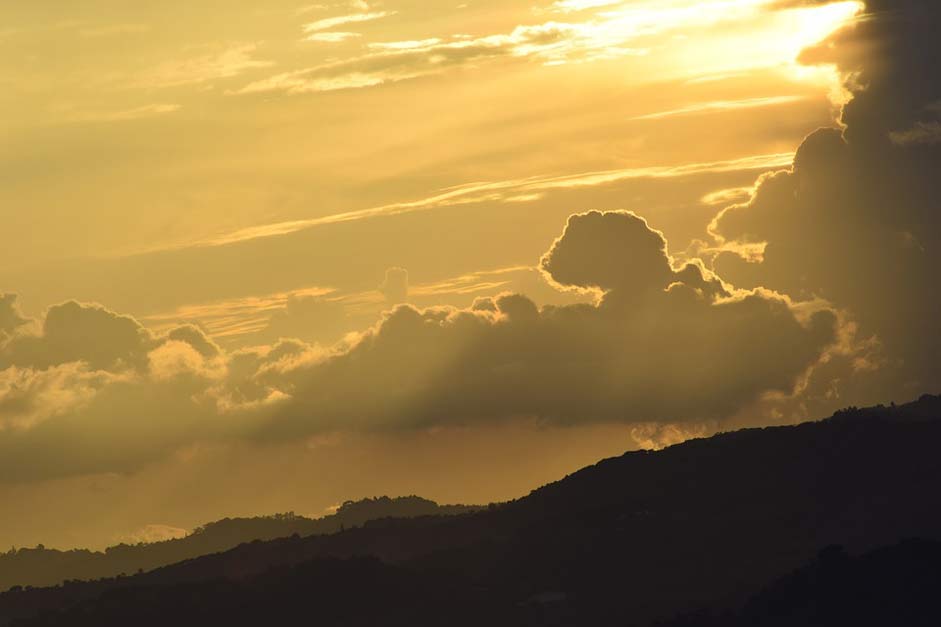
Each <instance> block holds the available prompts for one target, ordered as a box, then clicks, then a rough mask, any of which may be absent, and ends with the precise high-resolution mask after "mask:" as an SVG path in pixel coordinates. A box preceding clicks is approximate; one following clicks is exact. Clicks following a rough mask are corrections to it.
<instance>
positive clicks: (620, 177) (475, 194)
mask: <svg viewBox="0 0 941 627" xmlns="http://www.w3.org/2000/svg"><path fill="white" fill-rule="evenodd" d="M793 160H794V153H791V152H786V153H774V154H767V155H756V156H751V157H744V158H740V159H731V160H725V161H713V162H708V163H692V164H687V165H680V166H650V167H644V168H627V169H622V170H603V171H599V172H585V173H581V174H570V175H564V176H534V177H529V178H523V179H512V180H508V181H495V182H477V183H468V184H464V185H459V186H456V187H451V188H446V189H444V190H441V192H440V193H438V194H435V195H434V196H431V197H429V198H423V199H420V200H416V201H411V202H399V203H391V204H387V205H381V206H378V207H371V208H369V209H360V210H356V211H347V212H343V213H336V214H333V215H328V216H322V217H319V218H311V219H308V220H292V221H286V222H276V223H273V224H265V225H261V226H253V227H249V228H245V229H239V230H237V231H233V232H231V233H226V234H223V235H220V236H218V237H214V238H209V239H205V240H202V241H199V242H196V243H194V244H188V245H183V246H178V247H176V248H191V247H208V246H225V245H228V244H235V243H238V242H244V241H249V240H254V239H260V238H265V237H275V236H278V235H289V234H291V233H296V232H298V231H302V230H306V229H311V228H315V227H319V226H326V225H329V224H339V223H343V222H355V221H358V220H367V219H370V218H377V217H383V216H393V215H399V214H403V213H413V212H416V211H428V210H431V209H438V208H444V207H453V206H459V205H466V204H472V203H477V202H520V200H519V199H520V197H521V195H523V197H525V196H527V195H532V196H530V197H531V198H532V199H536V198H538V193H539V192H544V191H549V190H555V189H575V188H580V187H593V186H597V185H606V184H610V183H617V182H620V181H625V180H630V179H641V178H679V177H684V176H693V175H697V174H708V173H723V172H735V171H747V170H772V169H778V168H784V167H788V166H790V165H791V163H792V162H793Z"/></svg>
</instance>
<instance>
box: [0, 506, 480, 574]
mask: <svg viewBox="0 0 941 627" xmlns="http://www.w3.org/2000/svg"><path fill="white" fill-rule="evenodd" d="M477 509H480V508H479V507H476V506H467V505H438V504H437V503H435V502H434V501H429V500H428V499H423V498H420V497H417V496H405V497H398V498H389V497H387V496H383V497H379V498H372V499H363V500H361V501H347V502H345V503H343V505H341V506H340V507H339V509H337V511H336V512H335V513H334V514H331V515H329V516H324V517H323V518H316V519H313V518H305V517H303V516H297V515H295V514H294V513H293V512H292V513H288V514H277V515H274V516H263V517H257V518H225V519H223V520H219V521H216V522H212V523H209V524H207V525H204V526H202V527H199V528H198V529H196V530H195V531H193V533H191V534H189V535H188V536H186V537H185V538H180V539H175V540H167V541H164V542H155V543H152V544H136V545H129V544H120V545H117V546H113V547H110V548H108V549H106V550H105V551H101V552H99V551H89V550H85V549H77V550H72V551H58V550H55V549H46V548H43V547H37V548H33V549H18V550H14V551H11V552H8V553H3V554H0V591H3V590H7V589H9V588H11V587H13V586H52V585H56V584H59V583H61V582H63V581H68V580H89V579H101V578H104V577H115V576H117V575H120V574H122V573H123V574H127V575H130V574H134V573H137V572H139V571H149V570H153V569H155V568H159V567H161V566H166V565H168V564H175V563H177V562H181V561H183V560H187V559H191V558H194V557H199V556H200V555H208V554H210V553H218V552H220V551H226V550H228V549H231V548H234V547H236V546H238V545H240V544H243V543H245V542H251V541H253V540H273V539H275V538H284V537H287V536H291V535H299V536H310V535H316V534H330V533H336V532H337V531H340V530H341V529H344V528H348V527H349V528H351V527H357V526H360V525H363V524H364V523H366V522H367V521H370V520H378V519H382V518H409V517H414V516H447V515H455V514H464V513H468V512H472V511H475V510H477Z"/></svg>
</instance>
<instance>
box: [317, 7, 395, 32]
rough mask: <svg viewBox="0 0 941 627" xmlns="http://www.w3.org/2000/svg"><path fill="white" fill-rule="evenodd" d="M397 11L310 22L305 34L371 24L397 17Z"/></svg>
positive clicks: (353, 14)
mask: <svg viewBox="0 0 941 627" xmlns="http://www.w3.org/2000/svg"><path fill="white" fill-rule="evenodd" d="M395 14H396V12H395V11H366V12H362V13H350V14H348V15H337V16H334V17H325V18H322V19H319V20H316V21H314V22H309V23H307V24H305V25H304V32H305V33H308V34H310V33H317V32H319V31H324V30H329V29H331V28H336V27H337V26H344V25H346V24H356V23H359V22H371V21H373V20H378V19H382V18H384V17H389V16H390V15H395Z"/></svg>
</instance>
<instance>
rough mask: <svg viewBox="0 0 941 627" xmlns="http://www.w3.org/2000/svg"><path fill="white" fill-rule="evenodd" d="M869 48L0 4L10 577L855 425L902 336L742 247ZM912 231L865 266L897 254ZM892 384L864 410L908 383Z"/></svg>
mask: <svg viewBox="0 0 941 627" xmlns="http://www.w3.org/2000/svg"><path fill="white" fill-rule="evenodd" d="M864 16H868V14H867V13H866V10H865V7H864V6H863V4H862V3H860V2H844V1H838V2H811V1H807V2H787V1H781V0H627V1H619V0H558V1H551V0H544V1H539V0H525V1H522V0H499V1H498V0H467V1H465V2H461V1H460V0H456V1H455V2H453V3H447V2H438V1H431V0H385V1H383V2H380V1H369V2H367V1H364V0H352V1H349V2H327V3H323V4H304V3H303V2H287V1H286V0H272V1H269V2H265V3H252V2H242V1H240V0H233V1H231V2H227V3H225V5H224V6H220V4H219V3H210V2H205V1H204V0H188V1H187V2H179V1H174V0H170V1H167V2H160V3H143V4H142V3H127V2H118V1H117V0H90V1H88V2H82V3H49V2H43V3H37V2H18V3H6V5H5V6H3V7H2V8H0V87H2V89H0V94H2V95H0V118H2V119H3V120H4V123H3V125H2V126H0V183H2V184H0V217H2V231H0V242H2V246H0V458H2V461H0V503H2V504H0V545H2V544H3V542H6V543H7V544H17V545H23V544H35V543H37V542H43V543H45V544H46V545H47V546H85V545H89V546H95V547H99V546H104V545H106V544H108V543H110V542H112V541H114V540H115V539H116V538H121V537H128V534H133V533H134V532H135V531H136V530H138V529H142V528H148V526H153V525H158V526H160V525H162V526H167V527H170V528H183V529H190V528H193V527H195V526H196V525H198V524H200V523H203V522H206V521H207V520H211V519H214V518H221V517H223V516H232V515H256V514H268V513H273V512H275V511H284V510H293V511H297V512H300V513H305V514H319V513H321V512H323V511H324V510H325V509H326V508H327V507H329V506H331V505H333V504H335V503H337V502H340V501H343V500H345V499H348V498H358V497H362V496H368V495H378V494H393V495H394V494H411V493H418V494H421V495H423V496H427V497H429V498H434V499H438V500H440V501H450V502H454V501H463V502H488V501H495V500H501V499H507V498H513V497H516V496H519V495H522V494H524V493H526V492H527V491H528V490H529V489H532V488H534V487H536V486H538V485H539V484H541V483H544V482H546V481H550V480H554V479H557V478H559V477H560V476H562V475H564V474H565V473H567V472H570V471H572V470H574V469H576V468H577V467H579V466H581V465H584V464H588V463H593V462H595V461H597V460H598V459H599V458H600V457H603V456H607V455H614V454H618V453H620V452H623V451H624V450H627V449H631V448H637V447H656V446H663V445H666V444H669V443H672V442H676V441H679V440H682V439H685V438H688V437H691V436H696V435H701V434H706V433H710V432H713V431H715V430H716V429H719V428H728V427H730V426H738V425H742V424H756V423H762V424H769V423H775V422H793V421H796V420H801V419H806V418H808V417H817V412H823V411H828V410H831V409H832V408H835V407H838V406H840V404H841V403H844V402H845V401H848V400H853V401H855V400H857V399H858V400H860V401H863V400H870V396H867V395H866V394H863V393H862V392H860V391H859V390H860V388H859V387H854V388H853V390H854V391H853V392H852V393H851V392H849V391H844V392H839V391H837V383H835V382H839V381H844V382H845V381H846V379H847V375H846V374H845V372H844V371H842V370H839V369H840V368H848V369H851V371H852V372H853V373H870V372H876V371H879V372H881V371H882V370H880V369H881V368H883V367H885V365H886V364H892V363H896V362H897V363H902V362H904V363H905V364H906V366H905V368H909V366H911V365H912V364H915V365H916V366H917V364H919V363H921V362H919V361H918V359H920V357H919V356H917V355H915V356H913V355H912V354H910V353H906V352H905V351H908V350H909V349H910V348H911V347H912V346H913V345H914V342H913V341H910V338H909V337H908V336H905V337H902V333H901V331H899V330H898V328H901V326H903V325H902V323H901V322H899V320H901V319H902V318H898V317H896V316H895V315H894V313H884V314H883V313H881V312H880V311H876V313H874V314H873V316H872V318H871V319H868V320H867V319H866V318H865V317H863V318H858V317H857V316H856V315H855V314H856V313H857V312H858V311H860V310H862V309H864V307H863V303H865V302H867V301H866V300H865V299H866V298H867V297H868V293H866V294H863V293H861V292H858V291H854V290H849V289H842V290H841V289H840V287H839V286H840V285H845V284H846V282H844V281H842V277H843V276H844V275H840V280H839V281H838V280H837V277H836V275H835V274H834V275H833V276H831V274H827V273H821V274H820V277H819V282H817V283H815V282H814V281H815V280H816V278H817V277H816V275H812V274H808V272H812V271H813V270H814V269H815V268H816V267H817V266H814V267H812V268H810V270H808V271H803V270H802V271H801V273H800V276H798V275H797V274H795V273H794V272H791V271H792V270H794V269H795V268H798V267H799V266H800V264H801V261H800V257H801V256H800V255H799V254H797V251H798V249H799V245H798V244H796V243H794V242H793V241H792V240H788V239H786V238H787V237H788V234H790V233H791V232H792V231H791V230H788V229H789V228H790V226H789V225H790V223H786V221H784V222H781V223H780V228H778V224H779V223H778V222H775V221H774V220H772V219H771V218H770V217H768V218H767V219H766V218H765V217H764V216H766V215H767V216H771V215H772V214H774V215H775V216H777V215H779V214H778V213H774V212H772V211H771V210H770V209H766V207H768V206H777V205H775V203H779V204H780V203H785V200H781V199H786V197H787V194H785V193H784V192H782V191H780V190H781V189H784V188H785V187H787V186H788V185H790V186H792V187H787V190H789V191H788V192H787V193H789V194H790V198H794V197H796V194H797V191H795V190H798V191H801V192H802V193H804V190H806V189H807V186H808V185H810V186H811V187H812V186H813V185H812V182H810V183H806V181H804V182H801V183H800V184H798V183H796V182H795V181H793V180H791V179H792V178H793V177H797V176H799V175H800V172H799V169H798V165H797V164H795V166H794V167H793V168H792V163H793V162H794V160H795V152H797V150H798V147H799V146H801V145H802V141H803V140H804V138H805V137H806V136H808V135H809V134H810V133H812V132H814V131H815V130H816V129H818V128H819V127H833V126H836V125H838V124H839V123H840V120H841V115H842V116H843V117H842V121H843V123H848V124H849V128H850V129H852V128H853V125H852V124H853V120H852V119H850V117H849V116H848V115H847V114H846V113H845V112H844V113H842V114H841V111H842V107H843V105H844V104H845V103H847V102H850V101H852V98H853V96H854V89H855V84H854V83H852V81H849V80H848V79H849V77H850V76H858V75H859V74H858V68H857V67H856V66H855V65H853V64H856V63H857V62H858V59H857V58H856V57H855V56H853V55H856V54H858V46H853V45H846V43H845V41H843V40H841V37H843V38H844V39H846V38H847V37H848V38H849V39H850V44H853V42H854V41H855V40H853V39H852V37H850V36H847V35H845V33H848V32H856V30H857V28H860V29H862V30H865V29H866V28H869V26H867V24H868V23H869V21H868V20H867V19H865V18H864ZM860 24H862V26H859V25H860ZM841 41H842V45H843V47H840V44H841ZM821 42H824V43H823V44H822V45H818V44H821ZM842 51H851V52H852V53H853V55H850V54H849V52H847V53H846V54H845V55H844V54H843V53H842ZM866 67H869V66H866ZM854 72H856V73H854ZM880 76H881V75H880ZM939 101H941V100H939ZM853 102H855V101H853ZM931 106H934V105H931V104H930V103H928V105H927V108H926V109H925V110H926V111H931V110H933V109H931ZM849 110H850V109H849V108H847V111H849ZM938 110H941V108H939V109H938ZM860 117H864V116H860ZM902 122H904V120H902V121H899V123H898V124H897V125H895V126H892V127H891V128H890V129H888V130H889V131H891V132H892V133H895V135H893V138H894V139H893V142H894V145H897V146H903V145H906V144H908V143H930V142H922V141H921V140H920V139H919V138H920V137H922V136H923V134H924V133H928V136H931V133H932V132H934V131H932V129H933V128H934V127H932V126H931V125H932V124H936V122H932V121H930V120H928V121H924V120H921V119H919V120H918V121H916V122H913V123H912V124H914V125H912V124H903V123H902ZM892 124H896V121H893V122H892ZM860 127H862V123H860ZM866 128H869V127H866ZM924 129H927V130H924ZM887 133H888V131H886V133H884V134H886V136H888V135H887ZM847 136H849V135H847ZM896 139H897V140H898V141H896ZM827 141H830V140H826V139H820V140H819V142H818V140H813V141H811V140H808V141H807V142H805V144H804V146H808V145H810V148H808V149H807V151H806V153H808V154H809V153H811V152H813V151H812V149H814V150H816V149H815V148H814V146H816V144H815V143H814V142H817V143H819V144H820V145H822V146H823V148H821V150H824V149H826V148H827V146H829V144H827V143H826V142H827ZM833 141H836V142H839V141H840V140H839V139H837V140H833ZM831 143H832V142H831ZM860 145H861V144H860ZM811 156H813V155H811ZM800 162H801V161H800V153H799V155H798V164H799V163H800ZM810 162H813V163H814V164H816V163H818V162H817V161H814V160H813V159H811V158H810V157H808V158H807V159H805V160H804V163H810ZM810 167H811V166H806V167H805V170H804V171H805V172H806V171H809V170H807V168H810ZM813 167H814V168H816V167H817V166H816V165H814V166H813ZM789 169H790V170H789ZM774 171H784V172H785V174H782V175H774V176H763V175H765V174H766V173H769V172H774ZM759 177H761V178H759ZM788 177H791V178H788ZM810 178H812V177H810ZM785 179H786V180H785ZM802 181H803V179H802ZM805 183H806V185H805ZM794 186H796V187H794ZM756 190H757V191H756ZM776 194H778V195H779V196H775V195H776ZM834 194H835V192H834ZM834 197H835V195H834ZM815 198H816V197H815ZM769 199H770V200H769ZM814 202H816V200H814ZM821 202H822V201H821ZM808 203H809V204H808ZM812 204H813V203H811V202H810V201H807V202H804V201H803V200H802V201H800V203H799V205H800V206H799V208H800V210H801V211H803V210H804V209H805V208H806V207H808V206H810V205H812ZM916 204H917V203H916ZM730 206H731V207H732V208H731V209H729V207H730ZM590 210H604V211H615V212H616V213H604V214H602V213H591V214H586V213H585V212H588V211H590ZM741 215H743V216H744V217H741ZM780 215H785V214H784V213H781V214H780ZM786 215H788V216H798V215H803V214H801V213H800V212H794V211H792V212H790V213H787V214H786ZM834 215H836V214H834ZM794 219H795V220H796V219H797V218H796V217H794ZM838 220H839V218H837V217H833V218H832V220H825V221H824V222H825V223H826V224H827V225H835V224H836V223H837V222H838ZM844 223H845V222H844ZM860 223H861V224H862V221H861V222H860ZM853 224H854V225H855V222H853ZM800 226H801V228H804V226H805V225H803V223H802V224H801V225H800ZM924 227H925V224H924V223H923V222H921V223H919V222H918V220H917V219H915V218H912V219H911V220H909V221H908V222H905V224H899V225H896V226H893V227H892V230H891V237H894V238H900V239H898V242H899V244H898V245H899V246H905V247H907V248H905V250H911V251H915V250H917V247H918V246H919V245H920V244H923V243H924V240H923V238H922V237H921V236H920V232H919V230H918V228H924ZM866 228H868V227H866ZM794 229H797V227H796V226H795V227H794ZM863 230H864V227H860V233H862V231H863ZM851 231H852V232H853V234H854V235H855V234H857V232H856V231H855V230H853V229H851ZM779 234H780V235H781V237H782V240H781V241H780V242H779V241H778V240H776V239H775V237H776V236H777V235H779ZM859 237H860V239H859V247H858V248H852V249H849V248H848V249H847V250H849V251H857V250H862V249H863V248H862V247H863V246H864V245H869V244H871V243H872V241H873V240H872V239H867V238H869V237H870V232H869V231H865V233H863V234H860V235H859ZM873 237H874V236H873ZM809 240H810V241H811V243H813V244H819V246H818V248H813V247H811V248H809V249H808V250H807V251H806V254H805V255H804V259H805V260H809V261H808V263H812V262H813V263H817V262H819V263H820V264H823V265H826V267H827V268H834V270H833V272H834V273H835V272H836V270H835V268H837V267H838V266H839V263H836V262H834V263H831V262H830V261H829V259H828V260H826V261H824V260H823V258H822V257H814V255H815V254H817V252H815V251H818V252H819V255H824V254H825V251H827V250H833V249H834V247H833V245H832V243H831V244H827V243H826V242H824V241H823V235H821V236H820V241H817V240H816V239H814V237H810V238H809ZM892 241H895V240H892ZM847 246H849V244H847ZM782 251H783V252H782ZM847 254H849V253H847ZM853 254H856V253H855V252H853ZM860 254H861V253H860ZM906 254H908V253H906ZM912 254H915V253H912ZM778 255H780V256H778ZM788 255H790V256H788ZM843 258H844V259H847V260H849V261H847V265H849V264H850V261H851V260H853V259H855V258H854V257H848V256H846V255H843ZM906 259H908V258H907V257H906ZM749 262H750V263H749ZM759 262H760V263H759ZM906 263H908V261H906ZM911 263H913V264H916V263H921V262H920V261H918V260H917V259H914V260H913V261H911ZM919 267H920V266H919ZM761 270H767V273H766V274H761ZM847 271H848V270H847ZM756 273H757V274H756ZM876 273H877V271H875V270H874V271H873V273H871V274H869V275H868V276H871V277H876V276H878V275H877V274H876ZM808 276H809V277H810V278H809V279H808ZM912 276H915V275H912ZM918 276H920V275H918ZM801 277H802V278H801ZM918 280H919V279H916V278H913V279H912V281H911V286H912V289H913V290H914V289H915V288H914V287H913V286H914V285H915V284H916V283H917V281H918ZM834 282H836V283H834ZM834 285H836V286H837V287H834ZM900 285H902V286H908V283H906V282H905V281H901V282H900ZM899 289H902V288H901V287H900V288H899ZM4 293H6V294H7V296H3V294H4ZM517 294H525V295H526V296H525V297H523V296H519V295H517ZM14 295H16V296H14ZM933 306H934V305H933V304H932V305H931V307H933ZM395 307H398V308H396V309H393V308H395ZM929 310H930V307H929ZM905 320H907V322H906V323H905V324H906V325H907V326H908V327H910V326H911V324H913V323H912V321H911V320H909V319H905ZM920 320H921V319H920V318H919V319H918V321H916V322H915V323H914V324H916V325H917V323H918V322H919V321H920ZM896 327H898V328H896ZM896 332H898V333H896ZM894 333H895V334H896V335H893V334H894ZM893 342H896V343H895V344H893ZM886 346H888V347H889V348H888V349H886V350H885V352H880V351H881V349H882V348H884V347H886ZM893 346H898V347H899V348H898V353H893V352H892V350H893V348H892V347H893ZM916 366H911V367H912V368H915V367H916ZM905 368H902V369H901V370H899V373H897V374H893V375H891V376H887V378H885V379H884V381H883V380H882V379H880V381H883V382H884V385H880V386H869V387H868V390H869V391H868V392H867V393H868V394H876V392H874V391H873V390H878V391H879V393H882V392H885V393H892V394H902V395H904V394H906V393H908V394H913V393H916V392H922V391H928V390H924V389H921V388H922V387H924V386H925V385H928V384H929V383H931V382H933V381H935V379H934V378H933V377H934V375H935V374H936V373H935V372H933V371H931V372H929V371H925V370H924V369H922V370H918V371H914V370H906V369H905ZM837 371H839V372H837ZM841 373H842V374H841ZM825 374H826V376H824V375H825ZM916 375H917V376H916ZM888 382H890V383H888ZM906 386H907V387H906ZM862 388H866V386H862ZM852 394H857V396H853V395H852ZM876 400H891V399H888V398H886V399H882V398H881V397H879V398H877V399H876ZM63 516H67V517H68V519H69V523H68V524H65V525H64V524H63V523H62V520H63Z"/></svg>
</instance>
